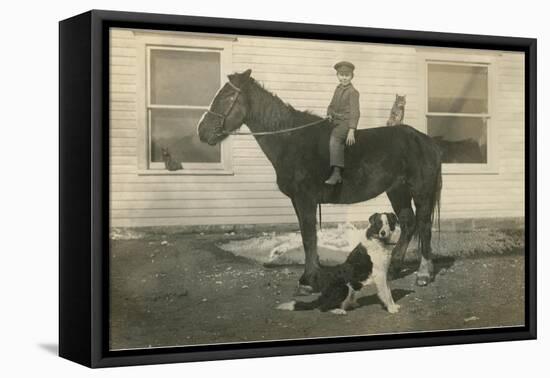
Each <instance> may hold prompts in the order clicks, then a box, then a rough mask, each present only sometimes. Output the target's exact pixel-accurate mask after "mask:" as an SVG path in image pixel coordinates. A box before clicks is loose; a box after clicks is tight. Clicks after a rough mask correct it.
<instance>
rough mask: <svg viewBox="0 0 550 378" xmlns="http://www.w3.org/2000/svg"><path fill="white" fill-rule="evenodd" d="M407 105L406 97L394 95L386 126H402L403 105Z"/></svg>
mask: <svg viewBox="0 0 550 378" xmlns="http://www.w3.org/2000/svg"><path fill="white" fill-rule="evenodd" d="M406 103H407V95H403V96H399V95H398V94H395V101H394V103H393V106H392V108H391V112H390V118H389V119H388V121H387V122H386V126H396V125H401V124H403V118H405V104H406Z"/></svg>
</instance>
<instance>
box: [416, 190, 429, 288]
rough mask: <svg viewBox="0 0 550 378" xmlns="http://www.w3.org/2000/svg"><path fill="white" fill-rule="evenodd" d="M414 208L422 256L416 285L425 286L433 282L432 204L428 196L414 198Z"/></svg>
mask: <svg viewBox="0 0 550 378" xmlns="http://www.w3.org/2000/svg"><path fill="white" fill-rule="evenodd" d="M414 204H415V206H416V227H417V228H418V229H417V233H418V237H419V247H420V252H421V254H422V258H421V260H420V267H419V268H418V272H417V275H416V284H417V285H418V286H426V285H427V284H428V283H430V282H431V281H432V280H433V273H434V267H433V262H432V212H433V203H432V200H431V197H430V196H426V195H419V196H414Z"/></svg>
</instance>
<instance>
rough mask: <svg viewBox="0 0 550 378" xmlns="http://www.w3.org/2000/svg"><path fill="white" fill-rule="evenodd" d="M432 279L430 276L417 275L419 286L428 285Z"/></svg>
mask: <svg viewBox="0 0 550 378" xmlns="http://www.w3.org/2000/svg"><path fill="white" fill-rule="evenodd" d="M431 281H432V280H431V279H430V277H429V276H418V277H416V285H417V286H427V285H428V284H429V283H430V282H431Z"/></svg>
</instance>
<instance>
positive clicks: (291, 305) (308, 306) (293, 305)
mask: <svg viewBox="0 0 550 378" xmlns="http://www.w3.org/2000/svg"><path fill="white" fill-rule="evenodd" d="M319 305H320V302H319V299H315V300H314V301H311V302H301V301H290V302H286V303H282V304H280V305H279V306H277V310H286V311H308V310H313V309H316V308H317V307H319Z"/></svg>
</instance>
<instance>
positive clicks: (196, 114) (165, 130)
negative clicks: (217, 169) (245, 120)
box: [151, 109, 221, 163]
mask: <svg viewBox="0 0 550 378" xmlns="http://www.w3.org/2000/svg"><path fill="white" fill-rule="evenodd" d="M203 113H204V110H189V109H185V110H181V109H152V110H151V160H152V161H153V162H163V160H162V151H161V148H167V149H168V151H169V152H170V155H171V156H172V158H173V159H175V160H177V161H180V162H186V163H219V162H221V149H220V145H219V144H218V145H216V146H210V145H208V144H206V143H202V142H201V141H200V140H199V137H198V135H197V123H198V122H199V119H200V118H201V116H202V114H203Z"/></svg>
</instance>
